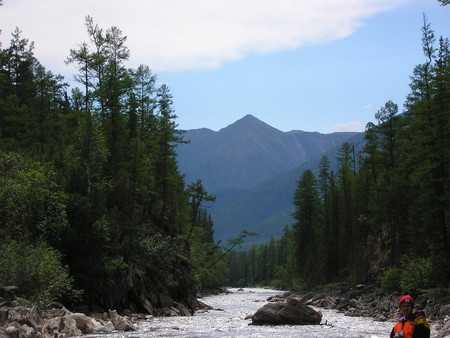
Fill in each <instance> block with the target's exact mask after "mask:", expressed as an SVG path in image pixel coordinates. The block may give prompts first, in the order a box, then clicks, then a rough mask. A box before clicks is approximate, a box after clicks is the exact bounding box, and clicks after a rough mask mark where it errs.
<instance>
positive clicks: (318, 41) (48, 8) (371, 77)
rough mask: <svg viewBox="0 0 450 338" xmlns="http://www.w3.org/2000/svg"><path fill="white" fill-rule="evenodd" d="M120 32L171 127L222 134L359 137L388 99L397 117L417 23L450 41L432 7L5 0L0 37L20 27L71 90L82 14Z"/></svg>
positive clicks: (446, 22)
mask: <svg viewBox="0 0 450 338" xmlns="http://www.w3.org/2000/svg"><path fill="white" fill-rule="evenodd" d="M87 15H89V16H91V17H92V18H93V20H94V22H95V23H96V24H98V25H99V26H100V27H102V28H104V29H107V28H110V27H112V26H116V27H118V28H119V29H121V30H122V32H123V34H124V35H125V36H127V41H126V46H127V47H128V48H129V49H130V52H131V56H130V59H129V60H128V62H127V64H126V66H127V67H128V68H137V67H138V66H139V65H141V64H144V65H147V66H149V67H150V69H151V70H152V72H153V73H154V74H155V75H156V76H157V78H158V85H162V84H166V85H167V86H168V87H169V88H170V91H171V93H172V95H173V100H174V105H173V108H174V110H175V114H176V115H177V116H178V118H177V120H176V122H177V123H178V128H179V129H184V130H187V129H197V128H209V129H212V130H215V131H218V130H220V129H221V128H224V127H226V126H228V125H230V124H232V123H234V122H235V121H237V120H239V119H240V118H242V117H244V116H245V115H247V114H251V115H253V116H255V117H257V118H258V119H260V120H261V121H263V122H265V123H267V124H269V125H271V126H273V127H275V128H277V129H279V130H281V131H285V132H287V131H290V130H303V131H310V132H313V131H316V132H320V133H331V132H336V131H364V128H365V126H366V124H367V123H368V122H375V119H374V115H375V113H376V112H377V111H378V110H379V109H380V108H381V107H382V106H384V104H385V103H386V102H387V101H389V100H392V101H393V102H394V103H396V104H397V105H398V106H399V110H400V111H402V110H403V104H404V102H405V99H406V96H407V94H408V93H409V90H410V89H409V84H410V76H411V75H412V73H413V69H414V67H415V66H416V65H418V64H421V63H423V62H424V56H423V53H422V46H421V37H422V33H421V28H422V25H423V16H424V15H425V16H426V17H427V20H428V21H429V22H430V24H431V27H432V29H433V30H434V32H435V35H436V37H437V38H439V37H440V36H443V37H450V6H441V5H440V3H439V2H438V1H437V0H314V1H309V0H308V1H307V0H128V1H119V0H94V1H93V0H64V1H61V0H39V1H37V0H3V6H2V7H0V29H1V30H2V33H1V35H0V41H1V42H2V48H6V47H8V46H9V41H10V39H11V33H13V32H14V30H15V29H16V27H18V28H19V29H20V30H21V31H22V34H21V36H22V37H23V38H27V39H29V40H30V41H33V42H34V44H35V49H34V52H35V56H36V57H37V59H38V60H39V61H40V62H41V64H43V65H44V66H45V67H46V68H47V70H49V71H51V72H53V73H55V74H61V75H63V76H64V77H65V79H66V81H67V82H69V83H73V75H74V74H76V70H75V69H74V67H73V66H71V65H67V64H66V63H65V62H64V61H65V60H66V59H67V57H68V55H69V53H70V49H76V48H77V47H78V46H79V44H80V43H82V42H87V41H88V40H89V37H88V35H87V32H86V28H85V17H86V16H87Z"/></svg>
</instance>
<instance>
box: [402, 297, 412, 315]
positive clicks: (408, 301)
mask: <svg viewBox="0 0 450 338" xmlns="http://www.w3.org/2000/svg"><path fill="white" fill-rule="evenodd" d="M413 308H414V299H412V297H411V296H410V295H406V296H403V297H400V299H399V300H398V309H399V310H400V313H401V314H402V315H405V316H406V315H409V314H411V313H412V312H413Z"/></svg>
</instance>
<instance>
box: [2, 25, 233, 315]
mask: <svg viewBox="0 0 450 338" xmlns="http://www.w3.org/2000/svg"><path fill="white" fill-rule="evenodd" d="M85 24H86V30H87V34H88V42H83V43H81V44H79V45H78V46H77V47H76V48H74V49H72V50H71V51H70V55H68V58H67V63H69V64H72V65H74V66H75V67H76V69H77V70H78V73H77V74H74V76H75V79H76V80H77V86H74V87H73V88H70V87H69V85H68V84H67V83H65V82H64V79H63V78H62V77H61V76H59V75H55V74H53V73H52V72H50V71H48V70H47V69H45V68H44V66H43V65H42V64H40V62H39V61H38V60H37V59H36V58H35V56H34V53H33V49H34V45H33V43H32V42H29V41H28V40H27V39H25V38H23V37H22V36H21V32H20V30H19V29H16V31H15V32H14V33H13V34H12V38H11V41H10V45H9V46H7V47H2V48H1V49H0V285H3V286H4V285H15V286H18V287H19V290H20V292H21V293H22V294H23V295H24V296H26V297H27V298H30V299H33V300H60V301H61V300H63V301H64V302H65V304H86V305H88V308H90V309H94V308H98V309H108V308H134V309H135V310H141V311H144V310H149V307H148V306H147V308H145V309H144V308H143V307H142V303H145V302H146V301H148V302H151V303H152V306H153V307H157V306H162V303H164V301H163V300H164V299H167V297H165V296H163V295H167V296H168V297H171V298H172V299H173V300H175V301H179V302H182V303H184V304H190V305H192V303H193V302H194V301H195V292H196V290H198V289H202V288H217V287H220V286H222V285H223V284H224V283H225V266H224V262H219V263H217V264H215V265H214V266H213V267H211V268H210V269H208V271H205V269H204V267H205V266H208V265H210V264H211V263H212V262H214V261H215V260H216V259H217V258H218V257H219V256H220V254H221V252H220V250H219V249H217V248H216V247H215V246H214V242H213V230H212V227H213V223H212V220H211V218H210V217H209V216H208V214H207V213H206V209H205V203H208V202H210V201H213V199H214V197H213V196H210V195H209V194H208V193H207V192H206V191H205V190H204V188H203V186H202V183H201V181H198V182H196V183H194V184H191V185H189V186H186V185H185V183H184V179H183V175H182V174H181V173H180V172H179V171H178V167H177V162H176V153H175V147H176V146H177V144H180V143H182V142H185V141H183V138H182V134H181V132H180V131H179V130H177V125H176V122H175V120H176V115H175V112H174V110H173V108H172V105H173V98H172V95H171V93H170V90H169V88H168V87H167V86H166V85H164V84H162V85H157V77H156V76H155V75H154V74H152V72H151V70H150V68H149V67H148V66H146V65H140V66H139V67H138V68H137V69H130V68H128V67H127V66H126V63H127V61H128V59H129V56H130V51H129V50H128V48H127V47H126V45H125V43H126V37H125V36H124V35H123V33H122V31H121V30H120V29H118V28H117V27H111V28H108V29H103V28H101V27H99V26H98V25H97V24H95V22H94V20H93V19H92V18H91V17H87V18H86V23H85ZM144 281H145V282H144ZM133 290H134V291H133ZM142 295H146V296H148V299H147V300H144V299H140V298H139V297H142ZM144 305H145V304H144ZM144 312H145V311H144Z"/></svg>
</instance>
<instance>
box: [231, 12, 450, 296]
mask: <svg viewBox="0 0 450 338" xmlns="http://www.w3.org/2000/svg"><path fill="white" fill-rule="evenodd" d="M422 31H423V37H422V42H423V51H424V54H425V62H424V63H423V64H420V65H418V66H416V67H415V69H414V72H413V75H412V76H411V85H410V87H411V92H410V94H409V95H408V97H407V100H406V102H405V105H404V107H405V108H404V112H402V113H399V109H398V106H397V105H396V104H394V103H393V102H391V101H388V102H387V103H386V104H385V106H384V107H382V108H381V109H380V110H379V111H378V112H377V114H376V115H375V118H376V120H377V123H376V124H373V123H369V124H368V125H367V128H366V133H365V139H366V144H365V147H364V149H363V151H361V152H359V153H357V152H356V151H355V146H354V145H353V144H350V143H345V144H343V145H342V147H341V148H340V150H339V153H338V156H337V158H336V159H328V158H326V157H324V158H322V161H321V162H320V165H319V168H318V174H317V177H316V176H315V175H314V174H313V172H312V171H310V170H306V171H305V172H303V173H301V175H300V178H299V180H298V182H297V189H296V192H295V195H294V197H293V203H294V205H295V213H294V218H295V224H293V225H292V227H291V228H287V229H286V230H285V233H284V235H283V237H282V238H281V239H280V240H279V241H271V242H270V243H269V244H267V245H264V246H262V247H259V248H252V249H251V250H250V251H248V252H238V253H234V254H233V257H231V258H230V261H229V266H230V271H231V276H230V277H231V283H233V284H237V285H244V284H257V283H260V284H268V283H272V284H273V285H274V286H279V287H284V288H299V287H307V288H309V287H313V286H316V285H323V284H327V283H333V282H336V281H347V282H349V283H351V284H355V283H361V282H378V283H380V284H381V286H382V287H383V288H384V289H385V290H386V291H393V290H400V289H403V290H418V289H426V288H433V287H442V286H448V285H449V281H450V247H449V216H450V215H449V214H450V179H449V174H450V169H449V165H450V58H449V56H450V54H449V42H448V39H444V38H440V39H438V40H437V41H436V38H435V36H434V33H433V31H432V30H431V28H430V25H429V23H428V22H426V20H424V26H423V28H422ZM334 160H336V161H337V163H338V170H337V172H333V171H332V170H330V168H331V166H330V161H334Z"/></svg>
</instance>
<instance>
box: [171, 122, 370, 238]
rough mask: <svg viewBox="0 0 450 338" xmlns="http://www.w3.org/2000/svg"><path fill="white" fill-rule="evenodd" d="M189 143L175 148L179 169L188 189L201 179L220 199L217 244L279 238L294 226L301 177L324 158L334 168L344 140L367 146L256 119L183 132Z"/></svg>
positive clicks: (349, 136)
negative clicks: (246, 237) (246, 234)
mask: <svg viewBox="0 0 450 338" xmlns="http://www.w3.org/2000/svg"><path fill="white" fill-rule="evenodd" d="M183 138H184V139H185V140H188V141H190V142H189V143H187V144H182V145H180V146H178V147H177V152H178V165H179V168H180V171H181V172H182V173H184V174H185V175H186V182H187V183H188V184H189V183H191V182H193V181H196V180H197V179H199V178H200V179H201V180H202V182H203V185H204V186H205V188H206V190H207V191H208V192H209V193H211V194H214V195H215V196H216V197H217V200H216V203H214V205H213V206H212V207H211V208H209V209H208V211H209V212H210V213H211V215H212V217H213V220H214V230H215V239H216V240H227V239H229V238H233V237H236V236H237V235H238V234H239V233H240V231H241V230H243V229H246V230H249V231H255V232H257V233H259V235H258V236H257V237H254V238H252V239H251V241H252V242H251V243H255V244H256V243H257V244H262V243H264V242H266V241H267V240H269V239H270V238H271V237H274V238H277V237H279V236H280V235H281V234H282V232H283V229H284V227H285V226H286V225H291V224H292V216H291V214H292V212H293V206H292V198H293V194H294V191H295V189H296V181H297V180H298V179H299V177H300V174H301V173H302V172H303V171H304V170H306V169H311V170H313V172H317V165H318V163H319V161H320V159H321V157H322V156H323V155H327V156H328V157H329V159H330V162H332V163H333V161H334V159H335V157H336V156H335V155H336V153H337V150H338V149H339V147H340V146H341V145H342V143H344V142H345V141H349V142H351V143H353V144H355V145H357V146H358V145H361V144H362V143H363V134H362V133H355V132H342V133H331V134H320V133H317V132H304V131H300V130H295V131H290V132H282V131H280V130H278V129H276V128H273V127H271V126H269V125H268V124H266V123H264V122H262V121H260V120H259V119H257V118H255V117H254V116H252V115H246V116H245V117H243V118H242V119H240V120H238V121H236V122H235V123H233V124H231V125H229V126H228V127H226V128H223V129H221V130H219V131H218V132H215V131H212V130H210V129H206V128H204V129H194V130H186V131H184V134H183Z"/></svg>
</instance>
